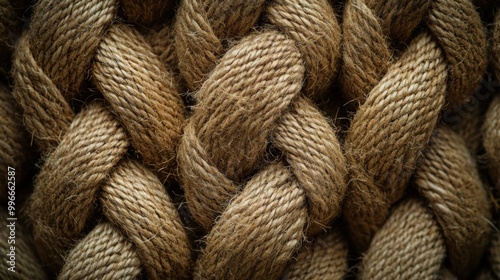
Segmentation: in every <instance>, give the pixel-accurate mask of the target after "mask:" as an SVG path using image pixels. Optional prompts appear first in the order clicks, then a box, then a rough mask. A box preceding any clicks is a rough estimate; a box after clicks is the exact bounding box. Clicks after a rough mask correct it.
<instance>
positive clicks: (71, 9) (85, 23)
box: [13, 0, 191, 279]
mask: <svg viewBox="0 0 500 280" xmlns="http://www.w3.org/2000/svg"><path fill="white" fill-rule="evenodd" d="M116 6H117V3H115V2H114V1H104V2H102V1H92V0H91V1H86V0H84V1H63V2H60V3H59V2H57V3H54V2H51V1H40V2H39V3H38V4H37V6H36V7H35V11H34V15H33V19H32V23H31V25H30V29H29V31H28V32H27V33H25V34H24V35H23V37H22V38H21V40H20V42H19V43H18V45H17V49H16V56H15V59H14V73H13V75H14V79H15V89H14V94H15V96H16V99H17V100H18V102H19V103H20V104H21V105H22V106H23V109H24V112H25V114H24V118H25V123H26V126H27V128H28V129H29V131H30V132H31V133H32V134H33V136H34V141H35V142H36V144H37V145H38V147H39V148H40V149H41V151H42V152H43V155H44V163H43V166H42V168H41V170H40V173H39V174H38V176H37V178H36V181H35V189H34V192H33V194H32V196H31V198H30V201H29V205H28V211H27V212H28V213H29V215H30V218H31V220H32V222H33V233H34V237H35V240H36V245H37V249H38V250H39V252H40V253H41V256H43V257H44V263H45V264H47V265H49V266H50V267H51V269H52V270H53V271H54V272H57V271H59V269H60V267H61V266H62V264H63V258H65V256H66V255H67V254H68V253H69V255H68V260H70V261H69V262H68V261H67V262H65V263H64V264H65V267H64V270H63V272H62V274H61V277H62V278H65V277H70V276H71V277H72V275H73V272H75V270H78V267H79V266H80V263H79V261H78V260H79V259H78V256H80V255H82V254H85V253H83V252H82V251H84V252H85V250H86V248H87V247H88V246H94V245H96V244H99V239H100V238H104V240H116V243H112V242H110V243H106V244H104V246H101V247H93V248H94V250H95V249H100V250H101V252H105V253H109V252H110V251H108V250H113V248H116V246H119V245H115V244H120V245H121V246H124V247H125V248H131V245H130V244H129V243H131V244H133V246H132V247H133V252H129V254H132V253H133V254H136V257H137V258H139V259H140V263H141V266H142V267H144V268H145V271H146V272H147V274H148V275H149V277H151V278H152V279H165V278H171V279H178V278H185V277H187V276H188V274H189V264H190V254H191V253H190V249H189V243H188V240H187V236H186V234H185V231H184V228H183V227H182V224H181V222H180V218H179V215H178V213H177V211H176V210H175V207H174V205H173V203H172V202H171V200H170V198H169V197H168V196H167V194H166V192H165V189H164V187H163V185H162V184H161V183H160V181H158V179H157V177H156V175H154V174H153V173H152V172H151V171H149V170H147V169H145V167H144V166H143V164H146V165H148V166H151V168H152V169H153V170H154V171H155V172H158V174H159V175H160V177H161V178H163V179H166V178H167V177H168V175H169V174H170V173H172V168H173V166H174V165H173V159H174V158H175V156H174V151H175V147H176V142H177V139H178V137H179V133H180V123H182V120H183V105H182V101H181V100H180V97H179V96H178V93H177V89H176V86H175V84H174V79H173V78H170V79H169V78H168V77H170V76H171V75H172V74H170V72H169V71H167V70H166V69H165V68H164V66H163V64H162V63H161V62H160V60H159V59H158V58H157V57H156V55H154V53H153V51H152V49H151V47H149V46H148V45H147V43H146V42H145V40H144V39H142V38H141V36H140V35H139V34H137V33H136V32H134V31H133V30H132V29H131V28H128V27H126V26H124V25H111V23H112V20H113V18H114V17H115V10H116ZM96 11H97V13H96ZM106 30H107V32H105V31H106ZM75 33H77V34H76V35H75ZM38 37H42V38H43V39H42V40H38V39H37V40H35V39H34V38H38ZM117 50H118V51H119V52H118V53H119V54H120V55H122V56H121V57H119V56H116V54H117V53H116V51H117ZM110 52H112V53H113V54H110ZM63 54H64V55H63ZM94 56H95V57H96V60H95V62H94V63H93V65H92V70H93V78H94V84H96V86H97V88H98V89H99V90H100V91H101V92H102V94H103V95H104V97H105V99H106V101H107V102H108V104H109V106H110V107H111V108H112V109H113V113H115V114H117V117H115V116H114V115H113V114H112V113H111V112H110V111H109V109H107V108H106V106H105V105H104V104H103V103H102V102H99V101H94V102H90V103H88V104H86V105H85V106H84V107H83V108H81V110H79V111H75V110H74V109H73V108H72V106H71V105H70V103H69V101H70V100H71V98H72V97H74V96H77V95H78V94H80V93H79V92H78V91H79V89H80V88H81V84H82V81H83V77H84V76H85V73H86V71H88V70H87V69H89V68H90V66H91V62H92V60H91V59H92V58H93V57H94ZM59 58H60V59H59ZM120 58H121V60H120ZM64 69H66V70H64ZM141 73H142V74H141ZM136 74H137V75H138V77H141V79H138V78H137V76H136ZM109 75H113V78H112V79H106V78H107V77H109ZM126 80H131V81H135V82H134V83H128V86H126V87H123V86H122V85H125V81H126ZM137 100H139V101H140V100H142V101H145V102H146V103H143V102H142V103H141V105H142V106H141V107H138V108H135V107H131V106H130V104H134V102H135V101H137ZM147 101H149V103H147ZM148 104H149V105H148ZM151 104H152V105H151ZM144 110H146V111H144ZM141 113H142V114H141ZM123 127H124V128H125V129H126V130H124V128H123ZM148 130H149V131H151V132H153V131H154V132H155V133H154V134H152V133H148V134H144V133H145V132H147V131H148ZM129 138H130V139H131V141H130V142H129V140H128V139H129ZM130 145H132V146H133V147H134V149H135V151H136V152H137V154H138V155H139V156H140V157H141V159H142V160H143V161H144V163H135V162H132V161H130V160H124V159H123V158H124V157H126V153H127V149H128V148H129V146H130ZM146 145H147V149H146ZM151 149H154V150H151ZM137 203H139V204H137ZM98 205H100V206H101V207H102V211H103V215H104V218H105V219H106V221H107V222H109V224H111V225H112V226H109V225H107V222H104V223H103V224H102V225H97V228H96V229H95V230H91V229H92V227H93V226H92V220H93V219H94V218H95V215H96V213H97V212H96V211H97V210H98V209H97V207H96V206H98ZM138 205H140V207H139V206H138ZM123 215H125V216H128V217H129V218H130V219H123ZM134 215H135V216H134ZM165 221H170V222H169V223H165ZM88 232H90V233H91V235H90V236H88V237H86V239H84V240H83V241H80V243H78V245H77V246H76V247H75V248H74V249H73V250H72V251H71V248H72V247H73V246H74V245H75V244H76V241H77V240H79V239H80V238H83V237H84V236H85V235H86V234H87V233H88ZM95 234H100V235H99V237H95ZM124 237H126V241H127V242H126V243H125V244H124ZM96 239H97V241H96ZM86 241H88V242H90V244H89V243H85V242H86ZM92 242H94V243H92ZM70 251H71V252H70ZM124 257H126V256H124ZM118 258H119V257H118ZM72 259H75V261H74V262H71V260H72ZM135 265H136V266H137V264H135ZM113 266H114V264H113V263H112V262H111V263H110V262H106V261H98V262H97V263H94V268H95V269H96V271H97V272H96V273H98V274H97V275H100V274H99V273H104V274H105V272H106V271H109V269H110V268H111V267H113ZM99 271H102V272H99ZM124 271H125V272H124ZM134 271H136V272H137V269H135V270H132V271H129V270H128V268H127V266H125V267H123V268H122V269H121V270H118V271H116V270H113V271H112V273H113V274H112V275H113V277H115V276H118V275H121V273H134ZM97 275H96V276H97ZM89 277H90V275H89Z"/></svg>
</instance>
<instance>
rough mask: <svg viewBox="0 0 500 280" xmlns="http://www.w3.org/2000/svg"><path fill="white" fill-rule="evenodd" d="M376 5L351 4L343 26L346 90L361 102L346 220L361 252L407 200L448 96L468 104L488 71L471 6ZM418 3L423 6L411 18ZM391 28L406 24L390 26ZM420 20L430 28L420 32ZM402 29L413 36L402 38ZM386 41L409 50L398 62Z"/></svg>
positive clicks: (351, 146) (350, 155) (354, 125)
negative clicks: (395, 206) (409, 186)
mask: <svg viewBox="0 0 500 280" xmlns="http://www.w3.org/2000/svg"><path fill="white" fill-rule="evenodd" d="M372 2H373V3H372ZM372 2H369V1H368V2H365V1H362V0H352V1H347V3H346V7H345V9H344V23H343V30H344V52H343V60H344V69H343V75H342V80H341V83H342V88H343V90H344V94H345V95H346V96H347V97H349V98H351V99H353V100H358V102H362V104H361V105H360V107H359V109H358V110H357V112H356V114H355V115H354V118H353V120H352V122H351V126H350V128H349V131H348V132H347V136H346V140H345V150H346V159H347V162H348V166H349V167H350V178H351V181H350V185H349V187H348V195H347V197H346V201H345V209H348V211H344V217H345V219H346V221H347V223H348V226H349V230H350V233H351V235H350V237H351V241H352V242H353V244H354V245H355V247H357V249H358V250H360V251H364V250H366V249H367V248H368V246H369V244H370V241H371V239H372V238H373V236H374V235H375V233H376V232H377V231H378V230H379V228H380V227H381V226H382V225H383V224H384V223H385V221H386V220H387V218H388V216H389V215H390V209H391V206H392V205H393V204H394V203H395V202H396V201H398V200H399V199H400V198H401V197H402V196H403V195H404V193H405V189H406V186H407V184H408V182H409V179H410V176H411V174H412V173H413V171H414V168H415V165H416V163H417V161H418V158H419V156H420V154H421V153H422V151H423V150H424V148H425V146H426V144H427V142H428V141H429V138H430V136H431V133H432V131H433V129H434V127H435V126H436V122H437V120H438V117H439V113H440V111H441V109H442V108H443V106H444V105H445V93H446V100H447V102H448V103H449V104H450V105H451V104H458V103H462V102H465V101H466V100H467V98H468V97H469V96H470V95H471V94H472V90H473V89H475V87H476V86H477V84H478V82H479V79H480V77H481V76H482V74H483V73H484V71H485V67H486V62H485V61H486V39H485V32H484V30H483V27H482V23H481V21H480V18H479V15H478V14H477V12H476V11H475V9H474V6H473V5H472V4H471V3H470V2H469V1H468V0H461V1H455V2H453V3H451V2H446V1H433V2H432V3H428V4H426V2H425V1H420V2H421V3H417V4H415V3H414V2H412V1H408V3H404V2H403V3H401V2H399V1H387V2H385V5H376V4H374V2H375V1H372ZM410 3H411V4H410ZM415 5H416V6H418V7H421V8H418V9H416V11H417V12H416V13H415V14H413V15H411V16H410V15H408V12H410V11H413V10H415V9H414V7H415ZM405 12H406V13H405ZM424 16H425V17H424ZM379 18H380V19H381V20H379ZM424 18H425V22H424V21H423V19H424ZM406 19H409V20H408V21H407V20H406ZM419 19H420V21H419ZM452 19H453V23H452V22H450V21H451V20H452ZM458 19H459V20H458ZM455 21H457V23H458V24H459V25H458V26H457V25H455V23H454V22H455ZM393 22H401V23H402V24H406V23H407V26H406V27H404V28H400V29H398V28H392V23H393ZM420 22H422V24H425V26H424V27H422V28H417V27H418V25H419V24H421V23H420ZM384 30H385V31H386V32H387V30H391V32H390V34H386V33H384ZM409 30H413V31H412V32H410V31H409ZM402 31H405V32H406V34H413V35H412V36H410V37H408V36H403V35H398V32H402ZM445 33H446V34H445ZM389 35H390V36H392V37H388V36H389ZM444 35H446V37H445V36H444ZM385 38H389V39H391V40H392V42H391V43H392V44H393V45H398V44H399V43H401V44H403V45H404V44H405V43H406V42H404V41H396V40H402V39H403V40H405V39H406V40H409V42H407V43H406V44H408V47H407V48H406V49H405V50H402V51H401V54H400V55H399V57H398V56H397V54H394V53H392V52H391V51H390V49H391V48H390V45H389V42H387V41H386V39H385ZM444 38H447V39H444ZM464 46H470V48H473V49H474V51H471V50H470V49H464ZM373 49H377V50H379V51H378V52H373ZM457 50H459V51H457ZM374 54H377V55H374ZM457 61H460V63H457ZM359 65H366V67H367V69H359ZM464 77H467V78H466V79H465V78H464Z"/></svg>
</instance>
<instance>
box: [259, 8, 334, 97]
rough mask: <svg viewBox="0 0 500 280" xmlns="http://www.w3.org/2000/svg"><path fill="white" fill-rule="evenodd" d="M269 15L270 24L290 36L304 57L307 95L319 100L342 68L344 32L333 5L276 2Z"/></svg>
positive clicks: (268, 11)
mask: <svg viewBox="0 0 500 280" xmlns="http://www.w3.org/2000/svg"><path fill="white" fill-rule="evenodd" d="M265 12H266V13H265V16H266V18H267V20H268V21H269V23H270V24H272V25H274V26H277V27H278V28H279V29H280V31H282V32H283V33H284V34H287V35H288V36H290V38H291V39H293V40H294V41H295V44H296V46H297V48H298V49H299V51H300V53H301V55H302V59H303V60H304V63H305V67H306V68H305V69H306V80H305V83H306V84H305V85H304V89H303V91H304V93H305V94H306V95H307V96H308V97H312V98H317V97H319V96H320V95H321V94H323V93H324V92H325V90H326V89H327V88H328V86H330V84H331V82H332V79H333V78H335V77H336V76H337V72H338V68H339V60H340V39H341V36H340V34H341V33H340V27H339V24H338V23H337V19H336V15H335V12H334V10H333V7H332V5H331V4H330V3H329V2H328V1H326V0H320V1H314V2H308V1H297V0H273V1H271V2H270V3H269V5H268V6H267V8H266V11H265Z"/></svg>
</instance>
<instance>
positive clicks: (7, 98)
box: [0, 1, 46, 279]
mask: <svg viewBox="0 0 500 280" xmlns="http://www.w3.org/2000/svg"><path fill="white" fill-rule="evenodd" d="M0 14H1V15H2V18H1V19H0V60H1V61H2V62H1V64H2V65H1V66H0V73H1V74H0V75H1V77H0V114H1V117H0V136H1V137H0V170H1V172H2V174H1V175H0V181H1V182H2V184H5V187H3V186H2V188H0V200H1V201H2V205H3V206H4V207H2V209H1V210H0V217H1V220H2V221H4V222H5V221H7V218H8V217H10V216H8V214H7V207H5V206H6V205H7V203H6V202H7V197H8V196H9V194H8V191H9V190H8V188H7V182H8V167H14V168H15V169H16V176H15V178H16V180H17V181H16V190H15V192H16V200H15V203H16V204H17V205H16V209H20V203H21V198H22V194H23V192H25V191H26V189H25V188H24V187H25V184H27V182H26V180H23V179H24V177H26V173H27V172H26V166H27V164H26V163H27V162H28V161H29V160H30V156H29V152H30V151H29V149H28V143H27V137H26V132H25V130H24V128H23V127H22V125H21V122H20V121H19V118H20V115H19V114H18V109H19V108H18V106H16V102H15V100H14V98H13V97H12V92H11V89H10V88H9V87H8V86H7V84H6V82H5V80H4V79H6V78H7V77H5V76H4V73H7V72H8V70H7V69H4V67H6V66H7V63H5V62H6V61H9V60H10V56H11V45H12V43H13V42H12V41H13V39H14V36H16V34H15V33H16V32H17V30H18V29H19V26H20V21H19V20H18V19H17V16H16V14H15V12H14V9H13V7H12V6H11V4H10V3H9V2H8V1H0ZM16 214H17V216H18V217H20V215H19V214H20V213H19V210H18V211H17V212H16ZM21 220H22V219H21V218H20V219H19V221H18V222H16V229H15V233H16V236H15V244H11V243H9V242H8V241H9V240H12V239H9V236H10V234H11V232H10V229H9V228H8V227H7V226H5V225H4V226H3V227H2V228H1V230H0V238H2V240H3V242H1V243H0V251H1V252H2V255H3V256H4V258H5V257H6V255H7V254H10V251H11V250H10V247H11V245H15V248H16V249H15V254H16V256H17V258H16V265H15V271H16V272H15V277H16V278H17V279H35V278H36V279H46V275H45V272H44V271H43V269H42V266H41V264H40V261H39V259H38V258H37V256H36V254H35V253H34V251H33V249H32V246H33V245H32V240H31V238H30V235H29V231H28V230H27V229H26V227H25V226H24V225H23V224H22V223H21ZM7 260H10V257H8V259H4V265H3V266H2V269H1V270H0V278H1V279H10V278H11V277H12V274H13V273H12V272H11V271H9V270H7V268H8V267H10V265H9V266H7V264H6V262H7Z"/></svg>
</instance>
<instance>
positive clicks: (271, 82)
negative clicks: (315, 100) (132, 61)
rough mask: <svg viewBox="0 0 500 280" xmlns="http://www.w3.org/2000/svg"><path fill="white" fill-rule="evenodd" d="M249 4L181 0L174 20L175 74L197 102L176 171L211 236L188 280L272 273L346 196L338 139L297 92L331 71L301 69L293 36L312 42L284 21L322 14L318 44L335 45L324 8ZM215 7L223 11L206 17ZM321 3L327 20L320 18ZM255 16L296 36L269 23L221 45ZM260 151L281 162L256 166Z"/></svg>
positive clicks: (302, 64)
mask: <svg viewBox="0 0 500 280" xmlns="http://www.w3.org/2000/svg"><path fill="white" fill-rule="evenodd" d="M254 4H255V5H241V6H240V5H238V3H236V2H234V1H215V2H213V1H212V2H209V3H205V2H203V1H195V3H192V2H189V5H188V2H187V1H186V2H182V3H181V6H180V10H179V12H178V18H177V22H176V31H175V33H176V44H177V56H178V58H179V66H180V73H181V75H182V76H183V78H184V79H185V80H186V84H187V85H188V87H189V88H190V89H191V90H192V91H193V92H194V93H193V96H194V98H195V99H196V100H197V103H196V105H195V106H194V107H193V114H192V116H191V117H190V118H189V120H188V122H187V124H186V126H185V127H184V134H183V136H182V138H181V144H180V147H179V150H178V161H179V171H180V175H181V182H182V186H183V187H184V190H185V195H186V201H187V204H188V207H189V210H190V212H191V214H192V216H193V218H194V219H195V220H196V221H197V222H198V223H199V224H200V225H201V226H202V227H203V228H204V229H205V230H207V231H208V234H207V236H206V238H205V247H204V248H203V250H202V253H201V255H200V256H199V258H198V260H197V262H196V266H195V272H194V276H195V278H197V279H206V278H210V279H235V278H238V279H253V278H266V279H273V278H276V277H278V276H280V275H281V273H282V272H283V269H284V268H285V266H286V264H287V263H288V262H289V260H290V258H291V256H292V254H294V252H295V251H296V250H297V249H298V248H299V246H300V243H301V242H302V240H303V238H304V233H305V231H306V232H307V234H315V233H318V232H320V231H321V230H322V228H324V227H326V226H328V225H329V223H330V221H331V220H332V219H333V218H335V217H336V216H338V214H339V210H340V202H341V200H342V197H343V195H344V192H345V181H344V175H345V173H346V170H345V163H344V158H343V155H342V153H341V150H340V144H339V142H338V140H337V138H336V136H335V132H334V131H333V129H332V127H331V126H330V124H329V123H328V122H327V121H326V120H325V118H324V117H323V116H322V114H321V113H320V112H319V111H318V110H317V109H316V108H315V107H314V106H313V105H312V104H311V103H310V101H308V99H307V98H306V97H305V96H302V95H301V94H300V93H301V91H302V88H303V87H302V84H303V82H304V79H305V80H306V81H307V80H308V79H315V78H314V77H315V76H314V75H332V74H335V73H325V72H321V71H319V68H311V69H309V68H308V65H307V63H305V62H304V61H305V60H304V59H303V57H304V55H303V54H302V53H301V50H302V51H306V48H302V49H298V48H297V47H296V46H297V45H301V44H302V42H301V41H299V42H297V41H295V40H294V39H295V38H298V39H300V38H316V37H311V36H310V35H311V34H313V33H314V31H309V29H307V28H304V27H300V28H293V26H288V25H287V22H288V20H289V18H290V17H291V16H292V15H293V13H294V12H297V11H299V10H300V11H301V13H302V14H304V11H306V12H308V13H306V14H304V22H306V23H307V22H308V21H310V20H309V18H311V17H317V16H322V19H324V20H328V23H326V24H325V26H329V27H330V28H332V27H333V28H334V29H333V30H334V31H335V30H337V32H333V34H335V36H334V37H326V38H325V37H322V36H321V37H319V36H318V40H335V41H333V43H328V44H325V43H318V44H317V46H318V48H321V47H325V48H327V47H328V46H330V45H332V44H339V37H340V33H339V32H338V24H337V22H336V19H335V16H334V14H333V10H332V8H331V7H330V6H329V4H328V3H327V2H326V1H325V2H324V3H323V2H322V4H321V5H319V7H317V6H314V5H312V6H311V7H312V8H314V9H313V10H307V9H300V8H301V6H300V5H299V2H294V1H276V2H271V3H270V4H269V7H267V8H266V9H263V8H262V7H260V6H257V3H254ZM233 5H234V6H233ZM236 5H238V6H236ZM215 6H217V7H223V9H222V12H221V10H218V14H217V17H216V18H212V17H214V15H213V14H212V13H213V8H212V7H215ZM230 7H233V9H232V10H231V9H230ZM235 7H245V8H235ZM325 7H328V9H327V11H331V14H328V15H326V16H323V15H324V10H321V8H325ZM226 9H227V11H228V12H229V11H231V13H229V14H228V15H226V14H225V12H224V11H226ZM262 11H264V17H265V18H267V20H268V21H269V22H276V23H277V24H280V25H281V26H282V27H283V28H282V29H281V28H280V27H281V26H280V25H278V29H280V31H281V30H283V31H282V32H284V33H285V34H289V33H290V34H294V36H292V35H290V38H291V39H289V38H287V36H285V35H284V34H282V33H280V32H279V31H276V30H275V28H274V27H273V26H269V27H268V26H266V27H263V28H259V31H254V32H251V33H249V34H248V35H245V36H244V37H243V38H242V39H241V40H240V41H239V42H237V43H232V44H230V43H227V45H228V46H227V47H225V46H224V45H225V44H224V42H225V41H227V40H228V39H226V38H234V37H235V36H242V35H244V34H245V33H246V32H248V31H249V29H250V27H249V26H251V25H250V24H249V23H252V24H253V23H254V22H255V21H256V19H257V18H258V17H259V13H260V12H262ZM233 19H238V20H237V21H234V20H233ZM314 21H318V22H321V21H320V20H318V19H316V18H315V19H314ZM194 22H196V24H194ZM222 23H223V24H222ZM240 25H241V26H240ZM304 32H305V33H304ZM311 32H312V33H311ZM334 42H337V43H334ZM215 46H217V47H215ZM226 49H227V50H226ZM336 49H338V46H337V47H336ZM225 50H226V52H225V54H223V53H224V51H225ZM221 55H222V57H221ZM307 55H308V56H309V57H311V56H313V55H315V54H307ZM316 55H318V56H323V55H330V56H332V55H333V56H338V53H335V52H331V50H328V51H327V50H320V51H317V52H316ZM320 58H321V59H323V60H328V61H337V60H338V58H333V59H331V58H330V57H326V58H325V57H320ZM308 61H312V59H311V58H308ZM306 69H307V70H306ZM331 78H332V77H326V78H325V77H322V78H321V81H322V82H321V84H318V83H316V81H314V80H312V81H311V82H310V86H309V87H310V88H311V87H317V88H322V87H324V83H325V82H324V81H329V80H331ZM306 83H307V82H306ZM309 90H310V89H309ZM305 91H307V90H305ZM313 92H315V91H313ZM242 135H244V137H242ZM269 145H272V146H274V147H275V148H277V149H278V150H279V151H280V152H281V153H282V154H283V156H284V158H283V159H282V160H279V161H271V162H269V163H267V166H262V165H261V162H262V160H263V159H264V158H265V155H266V150H267V149H268V146H269ZM287 165H288V166H287ZM250 176H251V179H249V180H248V178H249V177H250ZM247 180H248V181H247ZM229 263H230V264H231V265H229Z"/></svg>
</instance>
